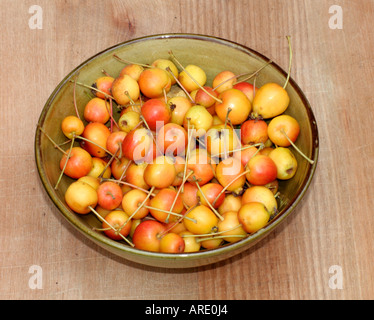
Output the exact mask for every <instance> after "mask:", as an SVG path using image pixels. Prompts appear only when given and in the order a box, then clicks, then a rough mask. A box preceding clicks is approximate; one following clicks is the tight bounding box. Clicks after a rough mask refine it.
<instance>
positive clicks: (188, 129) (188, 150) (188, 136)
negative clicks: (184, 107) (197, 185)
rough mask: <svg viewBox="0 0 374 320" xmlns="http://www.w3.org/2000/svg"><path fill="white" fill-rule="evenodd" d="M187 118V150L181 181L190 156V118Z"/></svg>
mask: <svg viewBox="0 0 374 320" xmlns="http://www.w3.org/2000/svg"><path fill="white" fill-rule="evenodd" d="M186 119H187V138H188V140H187V150H186V161H185V163H184V171H183V181H184V180H187V179H186V174H187V166H188V158H189V157H190V145H191V138H192V133H191V130H190V120H191V118H186ZM182 192H184V184H182Z"/></svg>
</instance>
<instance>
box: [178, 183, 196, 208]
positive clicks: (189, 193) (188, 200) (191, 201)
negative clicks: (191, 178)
mask: <svg viewBox="0 0 374 320" xmlns="http://www.w3.org/2000/svg"><path fill="white" fill-rule="evenodd" d="M197 191H198V188H197V186H196V184H195V183H191V182H186V183H185V184H184V185H183V191H182V192H181V197H182V200H183V203H185V205H186V206H187V207H189V208H192V207H193V206H195V205H197V204H198V199H197Z"/></svg>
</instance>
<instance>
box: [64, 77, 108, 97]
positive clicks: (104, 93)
mask: <svg viewBox="0 0 374 320" xmlns="http://www.w3.org/2000/svg"><path fill="white" fill-rule="evenodd" d="M69 81H70V82H74V83H76V84H78V85H80V86H82V87H85V88H88V89H91V90H94V91H97V92H100V93H102V94H103V95H104V96H105V97H106V98H111V99H113V100H114V98H113V97H112V96H111V95H109V94H107V93H106V92H104V91H101V90H99V89H97V88H95V87H92V86H89V85H87V84H84V83H82V82H78V81H73V80H69Z"/></svg>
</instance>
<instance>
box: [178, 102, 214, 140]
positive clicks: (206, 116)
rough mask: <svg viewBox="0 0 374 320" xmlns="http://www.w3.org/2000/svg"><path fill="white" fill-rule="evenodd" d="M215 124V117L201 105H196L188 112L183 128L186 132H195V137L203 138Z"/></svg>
mask: <svg viewBox="0 0 374 320" xmlns="http://www.w3.org/2000/svg"><path fill="white" fill-rule="evenodd" d="M212 124H213V116H212V115H211V114H210V113H209V111H208V110H207V109H206V108H205V107H203V106H200V105H194V106H192V107H191V108H189V109H188V110H187V112H186V115H185V117H184V121H183V127H184V128H185V129H186V130H189V129H190V130H191V129H192V130H193V136H194V137H202V136H204V135H205V134H206V132H207V131H208V129H209V128H210V127H211V126H212Z"/></svg>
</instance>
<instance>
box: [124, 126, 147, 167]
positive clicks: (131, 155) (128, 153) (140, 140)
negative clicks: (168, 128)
mask: <svg viewBox="0 0 374 320" xmlns="http://www.w3.org/2000/svg"><path fill="white" fill-rule="evenodd" d="M152 147H153V138H152V132H150V131H149V130H147V129H146V128H137V129H134V130H131V131H130V132H129V133H128V134H127V135H126V137H125V139H124V140H123V142H122V152H123V156H125V157H126V158H127V159H129V160H133V161H135V162H139V161H141V160H142V159H143V158H144V157H145V156H146V155H147V154H148V152H149V150H150V149H151V148H152Z"/></svg>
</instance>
